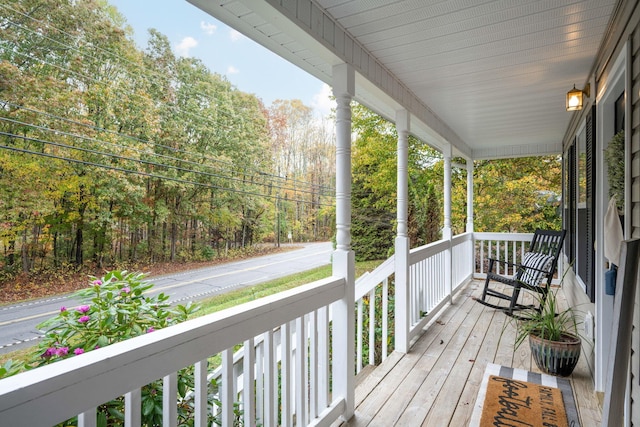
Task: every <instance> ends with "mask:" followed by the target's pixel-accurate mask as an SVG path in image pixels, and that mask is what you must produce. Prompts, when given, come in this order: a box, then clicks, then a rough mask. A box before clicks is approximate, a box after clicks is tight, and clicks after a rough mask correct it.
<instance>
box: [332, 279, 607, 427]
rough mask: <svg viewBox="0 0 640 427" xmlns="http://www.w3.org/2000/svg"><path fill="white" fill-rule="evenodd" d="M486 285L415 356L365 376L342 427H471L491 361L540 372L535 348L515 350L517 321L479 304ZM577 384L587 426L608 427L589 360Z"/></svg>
mask: <svg viewBox="0 0 640 427" xmlns="http://www.w3.org/2000/svg"><path fill="white" fill-rule="evenodd" d="M480 287H481V284H480V283H479V282H472V283H470V284H469V285H467V286H466V287H465V288H464V289H462V290H461V291H460V292H459V293H458V294H457V295H456V296H455V297H454V299H453V303H452V304H451V305H449V307H447V308H446V309H445V311H444V312H443V313H442V315H441V316H440V317H439V318H438V319H437V320H435V321H433V322H432V324H431V325H429V326H428V327H427V329H426V331H425V332H424V334H423V335H422V336H421V337H420V338H419V339H418V341H417V342H416V343H415V344H414V346H413V347H412V348H411V351H410V352H409V353H408V354H406V355H402V354H399V353H396V352H394V353H392V354H391V355H390V356H389V357H388V358H387V360H385V361H384V362H383V363H382V365H380V366H379V367H377V368H376V369H374V370H373V371H372V372H371V373H370V374H369V375H368V376H367V377H366V378H364V379H363V380H362V382H361V383H360V385H359V386H358V387H357V389H356V410H355V416H354V417H353V418H352V419H351V420H350V421H349V422H344V423H342V424H339V423H336V424H335V425H341V426H344V427H354V426H358V427H364V426H371V427H378V426H384V427H386V426H411V427H413V426H420V425H422V426H427V427H430V426H433V427H441V426H447V425H449V426H456V427H458V426H466V425H468V424H469V420H470V419H471V414H472V412H473V407H474V404H475V400H476V396H477V394H478V391H479V388H480V384H481V381H482V377H483V375H484V370H485V367H486V366H487V364H488V363H497V364H501V365H505V366H512V367H514V368H520V369H527V370H531V371H536V372H539V370H538V368H537V366H535V363H534V362H533V360H532V358H531V355H530V353H529V346H528V344H526V343H524V344H523V345H522V346H521V347H520V348H519V349H517V350H516V351H515V352H514V349H513V347H514V341H515V330H514V327H513V322H510V321H509V320H508V319H509V318H508V317H507V316H505V315H504V314H503V313H501V312H498V311H496V310H493V309H491V308H488V307H485V306H482V305H480V304H478V303H476V302H475V301H473V299H472V297H473V296H477V295H479V293H480ZM570 379H571V381H572V383H573V389H574V394H575V398H576V403H577V405H578V412H579V414H580V418H581V424H582V426H583V427H592V426H598V425H600V417H601V413H602V409H601V406H600V404H599V401H598V399H597V397H596V394H595V393H594V392H593V385H592V378H591V375H590V373H589V369H588V366H587V363H586V361H585V360H584V359H582V358H581V361H580V363H579V364H578V366H577V368H576V370H575V371H574V374H573V375H572V376H571V377H570Z"/></svg>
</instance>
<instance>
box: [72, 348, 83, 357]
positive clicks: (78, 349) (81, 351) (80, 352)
mask: <svg viewBox="0 0 640 427" xmlns="http://www.w3.org/2000/svg"><path fill="white" fill-rule="evenodd" d="M73 353H74V354H75V355H76V356H79V355H81V354H82V353H84V349H82V348H80V347H78V348H76V349H75V350H73Z"/></svg>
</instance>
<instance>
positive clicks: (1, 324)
mask: <svg viewBox="0 0 640 427" xmlns="http://www.w3.org/2000/svg"><path fill="white" fill-rule="evenodd" d="M296 246H301V249H296V250H292V251H287V252H283V253H279V254H273V255H265V256H261V257H256V258H251V259H246V260H242V261H237V262H230V263H226V264H220V265H216V266H212V267H206V268H200V269H197V270H190V271H184V272H181V273H176V274H169V275H164V276H157V277H152V276H149V277H148V278H147V280H149V281H150V282H152V283H153V284H154V287H153V292H154V293H160V292H164V293H165V294H166V295H169V297H170V301H171V302H174V303H181V304H184V303H186V302H187V301H197V300H198V299H203V298H207V297H210V296H213V295H216V294H221V293H224V292H228V291H230V290H234V289H239V288H243V287H247V286H252V285H256V284H258V283H263V282H267V281H269V280H273V279H277V278H279V277H283V276H288V275H290V274H294V273H298V272H301V271H306V270H311V269H313V268H316V267H320V266H322V265H327V264H329V263H330V262H331V254H332V252H333V249H332V245H331V243H330V242H325V243H307V244H300V245H296ZM78 304H79V301H74V300H73V299H72V298H71V297H70V296H69V295H63V296H58V297H53V298H47V299H42V300H34V301H29V302H27V303H21V304H16V305H7V306H3V307H0V354H2V353H7V352H10V351H14V350H17V349H19V348H22V347H27V346H32V345H35V343H36V340H38V339H39V338H40V337H41V335H42V333H41V332H40V331H38V329H37V328H36V325H38V324H39V323H41V322H42V321H44V320H46V319H47V318H49V317H51V316H53V315H55V314H56V313H58V312H59V310H60V307H62V306H65V307H73V306H75V305H78Z"/></svg>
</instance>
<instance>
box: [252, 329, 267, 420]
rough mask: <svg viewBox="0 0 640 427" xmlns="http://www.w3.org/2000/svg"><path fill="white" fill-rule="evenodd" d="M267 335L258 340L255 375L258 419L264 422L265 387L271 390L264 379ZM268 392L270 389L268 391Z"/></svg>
mask: <svg viewBox="0 0 640 427" xmlns="http://www.w3.org/2000/svg"><path fill="white" fill-rule="evenodd" d="M265 336H266V334H263V335H262V340H260V341H259V342H258V345H256V372H255V376H256V398H255V399H256V420H259V421H261V422H263V420H264V399H265V392H264V391H265V389H266V390H269V389H268V388H266V387H267V386H266V384H265V381H264V375H265V365H264V359H265V354H264V349H265V339H266V338H265ZM267 393H268V391H267Z"/></svg>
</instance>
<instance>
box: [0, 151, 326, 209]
mask: <svg viewBox="0 0 640 427" xmlns="http://www.w3.org/2000/svg"><path fill="white" fill-rule="evenodd" d="M0 149H4V150H9V151H15V152H19V153H25V154H30V155H35V156H41V157H47V158H50V159H56V160H63V161H66V162H71V163H78V164H82V165H85V166H95V167H98V168H102V169H109V170H113V171H118V172H123V173H126V174H133V175H140V176H145V177H148V178H157V179H162V180H167V181H174V182H178V183H181V184H190V185H194V186H197V187H203V188H209V189H216V190H223V191H229V192H232V193H239V194H245V195H248V196H257V197H266V198H270V199H278V200H280V199H282V197H280V196H279V195H273V196H272V195H267V194H261V193H255V192H251V191H246V190H238V189H234V188H227V187H222V186H218V185H213V184H206V183H201V182H195V181H190V180H185V179H180V178H173V177H168V176H164V175H157V174H153V173H150V172H143V171H136V170H131V169H125V168H120V167H117V166H109V165H104V164H99V163H94V162H89V161H86V160H80V159H73V158H70V157H62V156H56V155H55V154H50V153H42V152H37V151H32V150H27V149H25V148H19V147H10V146H8V145H0ZM288 200H289V201H292V202H298V203H313V204H316V205H320V206H333V204H327V203H322V202H315V201H309V200H300V199H288Z"/></svg>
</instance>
